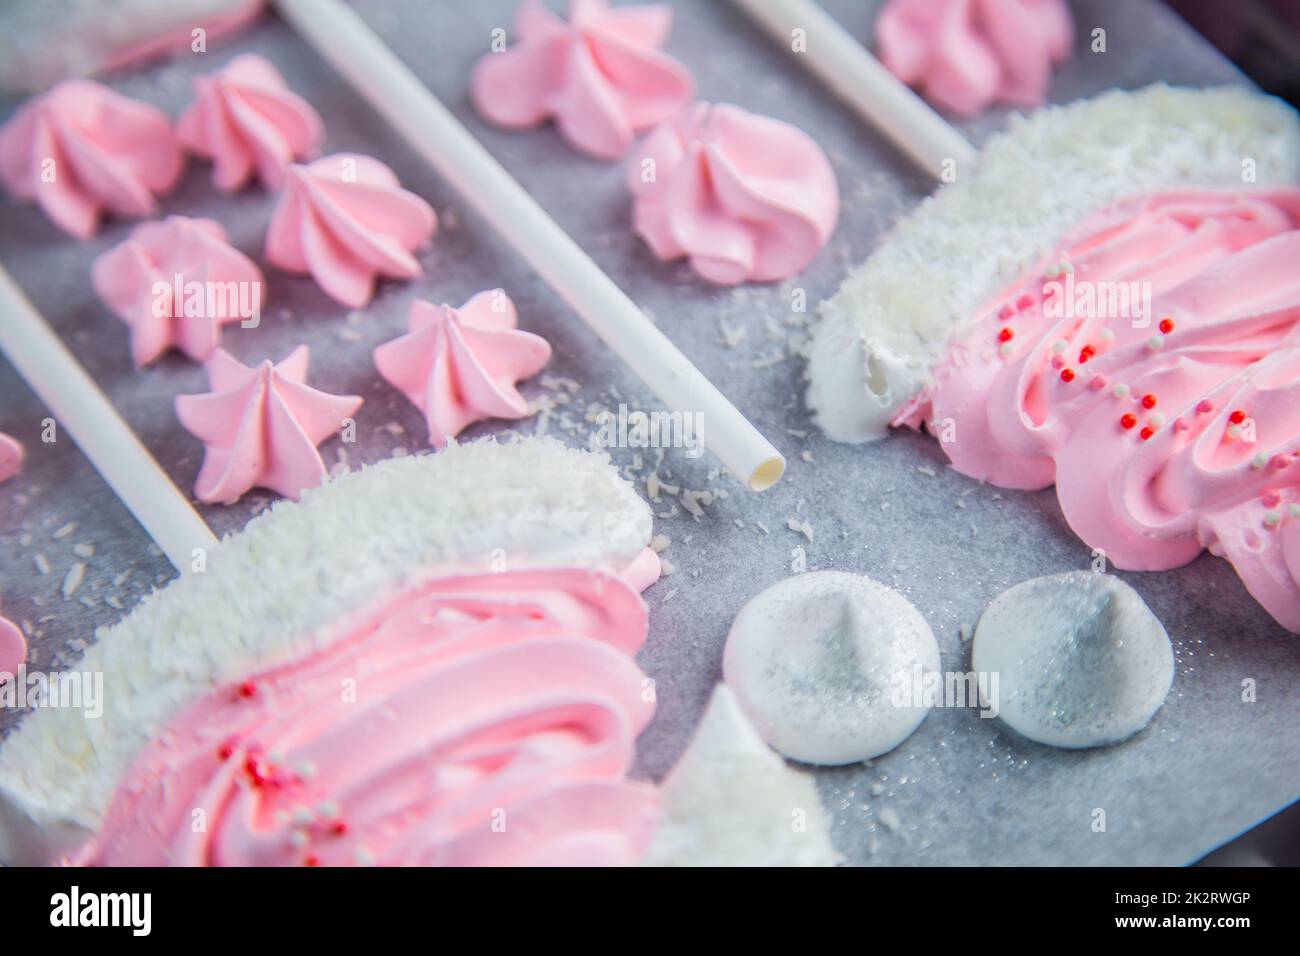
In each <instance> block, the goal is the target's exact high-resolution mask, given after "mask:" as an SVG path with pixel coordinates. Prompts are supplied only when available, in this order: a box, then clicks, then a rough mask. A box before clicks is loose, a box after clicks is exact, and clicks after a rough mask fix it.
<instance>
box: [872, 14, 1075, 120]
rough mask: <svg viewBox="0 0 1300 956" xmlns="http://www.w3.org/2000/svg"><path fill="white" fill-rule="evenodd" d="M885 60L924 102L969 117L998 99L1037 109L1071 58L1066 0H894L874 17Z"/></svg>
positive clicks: (1071, 24)
mask: <svg viewBox="0 0 1300 956" xmlns="http://www.w3.org/2000/svg"><path fill="white" fill-rule="evenodd" d="M876 40H877V43H878V46H879V53H880V59H881V61H882V62H883V63H884V64H885V66H886V68H888V69H889V71H890V72H891V73H893V74H894V75H895V76H897V77H898V78H899V79H900V80H902V81H903V82H904V83H907V84H909V85H911V86H915V87H918V88H919V89H920V91H921V94H922V95H923V96H925V98H926V99H928V100H930V101H931V102H933V103H935V104H936V105H938V106H940V107H942V108H944V109H947V110H951V111H952V112H954V113H959V114H962V115H966V116H973V115H975V114H976V113H979V112H982V111H983V110H985V109H987V108H988V107H989V106H991V105H993V103H994V102H1002V103H1009V104H1011V105H1013V106H1038V105H1040V104H1042V103H1043V101H1044V100H1046V99H1047V88H1048V84H1049V83H1050V82H1051V79H1052V67H1053V66H1054V65H1057V64H1059V63H1062V62H1064V61H1065V60H1067V59H1069V58H1070V53H1071V51H1072V49H1073V47H1074V21H1073V19H1072V18H1071V16H1070V8H1069V6H1068V5H1067V4H1066V3H1065V0H890V2H889V3H887V4H886V5H885V8H884V10H882V11H881V13H880V18H879V19H878V20H877V21H876Z"/></svg>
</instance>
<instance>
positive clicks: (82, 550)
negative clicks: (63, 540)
mask: <svg viewBox="0 0 1300 956" xmlns="http://www.w3.org/2000/svg"><path fill="white" fill-rule="evenodd" d="M72 553H73V554H75V555H76V556H77V557H79V558H93V557H94V556H95V546H94V545H93V544H87V543H85V542H81V543H79V544H74V545H73V546H72Z"/></svg>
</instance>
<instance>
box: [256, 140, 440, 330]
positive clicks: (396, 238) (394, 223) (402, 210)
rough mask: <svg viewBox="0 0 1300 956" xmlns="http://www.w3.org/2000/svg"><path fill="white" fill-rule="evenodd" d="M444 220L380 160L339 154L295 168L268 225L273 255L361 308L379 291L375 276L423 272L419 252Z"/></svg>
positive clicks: (268, 248) (270, 256) (408, 276)
mask: <svg viewBox="0 0 1300 956" xmlns="http://www.w3.org/2000/svg"><path fill="white" fill-rule="evenodd" d="M437 226H438V217H437V214H436V213H434V211H433V207H431V206H430V205H429V204H428V203H427V202H425V201H424V200H423V199H421V198H420V197H419V196H417V195H415V194H414V193H411V192H407V191H406V190H405V189H403V188H402V187H401V184H400V183H399V182H398V180H397V176H396V174H394V173H393V171H392V170H391V169H389V168H388V167H387V166H385V165H384V164H383V163H381V162H379V160H377V159H372V158H370V157H369V156H363V155H360V154H358V153H336V154H334V155H332V156H325V157H323V158H321V159H318V160H316V161H315V162H312V163H309V164H307V165H305V166H303V165H295V166H290V167H289V169H288V171H287V173H286V176H285V187H284V192H283V194H282V195H281V197H280V201H279V203H278V205H277V206H276V208H275V212H274V214H273V215H272V217H271V224H270V227H269V228H268V230H267V234H266V258H267V261H269V262H270V263H271V264H272V265H274V266H277V267H278V268H281V269H284V270H285V271H287V272H294V273H300V274H310V275H311V277H312V278H313V279H315V280H316V282H317V284H318V285H319V286H320V287H321V288H322V289H323V290H324V291H325V293H326V294H327V295H329V296H331V297H332V298H334V299H336V300H337V301H339V302H341V303H343V304H344V305H346V306H349V307H351V308H354V309H356V308H361V307H362V306H364V305H366V304H367V303H369V302H370V300H371V298H372V297H373V296H374V291H375V279H376V278H378V277H380V276H383V277H386V278H392V279H412V278H414V277H416V276H418V275H420V273H421V271H422V270H421V268H420V263H419V261H418V260H417V259H416V258H415V256H414V255H412V252H414V250H416V249H417V248H419V247H420V246H422V245H423V244H424V243H426V242H428V241H429V239H430V238H431V237H432V236H433V234H434V231H435V230H436V229H437Z"/></svg>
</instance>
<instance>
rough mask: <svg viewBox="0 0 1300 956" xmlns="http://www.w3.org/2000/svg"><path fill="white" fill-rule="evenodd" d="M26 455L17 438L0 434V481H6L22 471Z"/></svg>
mask: <svg viewBox="0 0 1300 956" xmlns="http://www.w3.org/2000/svg"><path fill="white" fill-rule="evenodd" d="M25 457H26V453H25V452H24V451H23V446H22V443H21V442H19V441H18V439H17V438H13V437H12V436H10V435H6V434H5V433H4V432H0V481H8V480H9V479H10V478H12V477H13V476H14V475H16V474H18V472H20V471H22V468H23V459H24V458H25Z"/></svg>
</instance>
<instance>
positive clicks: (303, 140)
mask: <svg viewBox="0 0 1300 956" xmlns="http://www.w3.org/2000/svg"><path fill="white" fill-rule="evenodd" d="M194 87H195V91H196V92H197V94H198V95H197V98H196V100H195V102H194V103H193V104H192V105H190V106H189V107H188V108H187V109H186V110H185V112H183V113H182V114H181V116H180V119H179V120H177V123H176V135H177V137H178V138H179V139H180V142H181V144H182V145H183V146H184V147H185V148H186V149H188V150H189V151H190V152H192V153H195V154H197V155H198V156H201V157H204V158H205V159H210V160H212V164H213V168H212V181H213V182H214V183H215V184H216V186H217V188H218V189H221V190H222V191H224V192H234V191H236V190H239V189H243V188H244V187H245V186H247V185H248V183H249V182H250V181H251V180H252V178H253V177H254V175H256V177H257V178H258V180H259V181H260V182H261V183H262V185H263V186H264V187H266V188H267V189H279V188H280V187H281V186H282V185H284V177H285V171H286V170H287V169H288V168H289V165H290V164H291V163H293V162H294V161H295V160H302V159H310V158H312V157H313V156H315V154H316V153H317V152H318V151H319V150H320V145H321V141H322V140H323V139H324V135H325V131H324V126H323V124H322V123H321V118H320V115H319V114H318V113H317V112H316V110H315V109H313V108H312V105H311V104H310V103H308V102H307V101H306V100H304V99H303V98H302V97H301V96H298V95H297V94H296V93H294V92H293V91H292V90H290V89H289V88H288V86H287V85H286V84H285V82H284V78H283V77H282V76H280V73H279V71H278V70H276V68H275V67H274V66H273V65H272V64H271V63H270V62H269V61H268V60H266V59H265V58H263V57H260V56H257V55H256V54H251V53H250V54H244V55H243V56H237V57H235V58H234V59H233V60H231V61H230V63H228V64H227V65H226V67H225V68H224V69H222V70H221V71H220V72H218V73H214V74H212V75H210V76H199V77H196V78H195V80H194Z"/></svg>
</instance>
